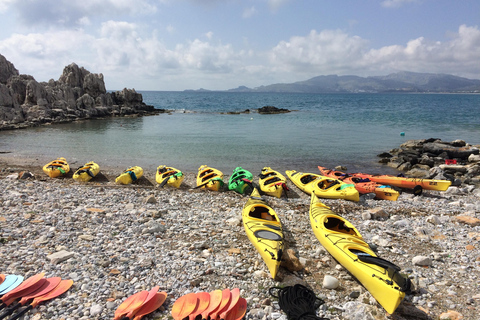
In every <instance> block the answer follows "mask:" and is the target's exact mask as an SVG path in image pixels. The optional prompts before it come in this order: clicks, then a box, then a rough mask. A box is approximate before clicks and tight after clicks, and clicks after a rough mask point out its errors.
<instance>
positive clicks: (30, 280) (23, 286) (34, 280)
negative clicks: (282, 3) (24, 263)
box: [2, 272, 45, 301]
mask: <svg viewBox="0 0 480 320" xmlns="http://www.w3.org/2000/svg"><path fill="white" fill-rule="evenodd" d="M44 275H45V273H44V272H42V273H38V274H36V275H34V276H31V277H30V278H28V279H27V280H25V281H23V282H22V283H21V284H20V285H19V286H18V287H16V288H15V289H13V290H12V291H10V292H8V293H7V294H5V295H4V296H3V297H2V301H6V300H9V299H10V298H11V297H12V296H14V295H15V294H16V293H17V292H20V291H22V290H24V289H26V288H28V287H30V286H32V285H34V284H35V283H37V282H38V281H40V280H41V279H42V278H43V276H44Z"/></svg>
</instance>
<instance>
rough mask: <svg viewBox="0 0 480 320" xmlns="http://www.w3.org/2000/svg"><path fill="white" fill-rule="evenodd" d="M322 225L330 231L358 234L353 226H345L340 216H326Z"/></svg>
mask: <svg viewBox="0 0 480 320" xmlns="http://www.w3.org/2000/svg"><path fill="white" fill-rule="evenodd" d="M323 225H324V226H325V228H326V229H328V230H331V231H335V232H340V233H344V234H349V235H353V236H358V234H357V232H356V230H355V229H354V228H350V227H347V225H346V224H345V221H344V220H342V219H340V218H336V217H328V218H326V219H325V221H324V223H323Z"/></svg>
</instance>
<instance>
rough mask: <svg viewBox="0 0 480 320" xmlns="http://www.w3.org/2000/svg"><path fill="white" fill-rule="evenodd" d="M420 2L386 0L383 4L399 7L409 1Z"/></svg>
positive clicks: (416, 0)
mask: <svg viewBox="0 0 480 320" xmlns="http://www.w3.org/2000/svg"><path fill="white" fill-rule="evenodd" d="M412 2H419V0H384V1H382V3H381V5H382V7H385V8H399V7H401V6H403V5H404V4H407V3H412Z"/></svg>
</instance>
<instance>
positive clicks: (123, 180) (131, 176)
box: [115, 166, 143, 184]
mask: <svg viewBox="0 0 480 320" xmlns="http://www.w3.org/2000/svg"><path fill="white" fill-rule="evenodd" d="M142 176H143V169H142V168H141V167H138V166H135V167H131V168H128V169H126V170H125V171H123V172H122V174H121V175H119V176H118V177H117V178H116V179H115V183H120V184H130V183H132V182H135V181H136V180H137V179H139V178H141V177H142Z"/></svg>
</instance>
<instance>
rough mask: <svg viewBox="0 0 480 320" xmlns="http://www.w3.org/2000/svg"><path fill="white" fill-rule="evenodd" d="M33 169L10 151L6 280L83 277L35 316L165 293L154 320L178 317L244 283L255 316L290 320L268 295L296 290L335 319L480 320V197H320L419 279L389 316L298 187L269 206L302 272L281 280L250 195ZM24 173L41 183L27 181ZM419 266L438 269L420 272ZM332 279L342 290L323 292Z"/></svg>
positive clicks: (108, 308)
mask: <svg viewBox="0 0 480 320" xmlns="http://www.w3.org/2000/svg"><path fill="white" fill-rule="evenodd" d="M35 161H38V160H32V159H19V161H17V162H13V163H12V162H10V161H7V160H5V158H3V157H1V155H0V188H1V189H2V190H3V192H2V194H0V208H1V209H2V211H1V213H0V227H1V229H0V230H1V232H2V234H0V237H1V238H3V239H6V240H7V241H6V242H5V243H4V244H2V250H1V251H0V258H1V259H3V260H4V261H6V263H5V265H4V266H3V267H1V268H0V272H1V273H8V274H21V275H25V276H28V275H33V274H35V273H38V272H41V271H44V272H46V273H47V276H61V277H62V278H66V279H73V280H74V281H75V283H74V286H73V287H72V289H71V290H69V292H67V293H66V294H65V295H62V296H61V297H59V298H57V299H54V300H52V301H50V302H48V303H45V304H43V305H40V306H39V307H38V308H36V310H34V312H40V313H41V314H42V317H44V318H49V319H66V320H73V319H82V320H86V319H109V318H111V317H112V315H113V312H114V310H115V309H116V307H117V306H118V305H119V304H120V303H121V301H123V300H124V299H125V298H126V297H127V296H129V295H131V294H133V293H135V292H138V291H140V290H148V289H150V288H151V287H153V286H154V285H159V286H160V290H161V291H165V292H167V294H168V299H167V301H166V302H165V304H164V306H163V307H164V310H163V311H162V310H160V311H157V312H155V313H154V314H153V315H151V316H147V317H146V318H145V319H161V320H168V319H169V318H170V317H171V316H170V311H171V308H172V305H173V303H174V301H175V300H176V299H177V298H178V297H180V296H181V295H183V294H186V293H188V292H199V291H207V292H210V291H212V290H215V289H223V288H230V289H233V288H235V287H238V288H240V290H241V296H242V297H244V298H246V299H247V301H248V309H247V315H246V319H247V320H257V319H258V320H260V319H280V320H286V317H285V315H284V313H283V312H282V311H281V310H280V309H279V307H278V304H276V302H275V299H273V298H272V297H270V295H269V294H268V288H270V287H273V286H288V285H293V284H295V283H300V284H303V285H306V286H307V287H309V288H311V289H312V290H313V291H314V292H315V294H316V295H317V296H318V297H320V298H322V299H323V300H325V304H324V305H322V306H321V307H320V309H319V310H318V315H319V316H325V317H327V318H329V319H353V318H354V317H356V318H357V319H364V318H368V317H375V319H379V320H386V319H394V320H404V319H410V320H411V319H438V317H439V316H440V315H442V314H445V313H447V312H449V310H454V311H455V312H458V313H460V314H462V315H463V317H464V318H465V319H474V318H475V317H476V315H477V314H478V313H479V311H480V284H479V283H478V274H480V223H479V224H477V225H475V224H472V225H469V224H467V223H465V222H462V221H461V220H459V219H460V218H459V217H462V216H470V217H472V218H475V219H479V218H480V192H479V191H480V190H478V189H472V188H468V187H466V186H462V187H451V188H449V190H448V191H446V192H438V191H429V190H425V191H424V193H423V194H422V195H421V196H419V197H414V196H413V194H412V193H410V192H408V191H405V192H402V194H401V195H400V197H399V200H398V201H385V200H371V199H367V200H365V201H363V202H350V201H345V200H331V199H322V202H324V203H325V204H326V205H328V206H330V207H331V209H332V211H333V212H334V213H336V214H339V215H341V216H343V217H345V218H346V219H348V220H349V221H350V222H352V224H353V225H354V226H355V227H356V228H357V229H358V230H359V232H360V233H361V234H362V235H363V237H364V239H365V240H366V241H367V242H368V243H369V244H371V245H372V246H374V247H375V248H376V252H377V254H378V255H379V256H380V257H381V258H384V259H387V260H389V261H391V262H393V263H395V264H396V265H398V266H399V267H401V269H402V270H401V272H402V273H406V274H408V275H409V277H410V278H411V280H412V282H414V285H415V290H414V292H413V293H411V294H407V296H406V297H405V299H404V301H403V302H402V303H401V304H400V306H399V307H398V309H397V311H396V312H395V313H394V314H393V315H388V314H386V312H385V311H384V309H383V308H382V307H381V306H380V305H378V303H376V302H375V300H374V299H373V298H372V297H371V295H370V294H369V292H368V291H366V290H365V289H364V288H363V287H362V286H361V285H360V284H359V283H358V282H357V281H356V280H355V278H353V277H352V276H351V275H350V274H349V273H348V272H347V271H346V270H345V269H344V268H343V267H342V266H341V265H339V264H338V263H337V262H336V261H335V260H334V259H333V258H332V256H331V255H330V254H329V253H328V252H326V251H325V249H324V248H323V247H322V246H321V244H320V242H319V241H318V240H317V239H316V238H315V236H314V234H313V232H312V230H311V226H310V222H309V219H308V210H309V196H308V195H306V194H304V193H303V192H301V191H300V190H299V189H298V188H296V187H295V186H294V185H293V184H292V183H291V182H290V181H289V182H288V185H289V188H290V191H289V192H288V194H289V198H288V200H287V199H284V198H282V199H277V198H272V197H266V201H267V203H268V204H269V205H270V206H271V207H272V208H273V209H274V210H275V211H276V212H277V214H278V215H279V217H280V219H281V221H282V225H283V227H284V237H285V242H286V246H287V248H288V249H291V250H292V252H293V254H294V256H296V257H297V258H298V261H297V262H298V264H299V266H300V268H299V269H298V270H297V271H292V270H290V269H288V267H287V266H282V267H281V268H280V270H279V275H278V277H277V279H275V280H273V279H271V278H270V277H269V274H268V270H267V268H266V265H265V264H264V262H263V261H262V260H261V258H260V257H259V255H258V253H257V252H256V251H255V249H254V248H253V245H252V244H251V243H250V242H249V240H248V238H247V237H246V235H245V231H244V230H243V226H242V224H241V211H242V208H243V206H244V204H245V202H246V199H247V197H246V196H244V195H240V194H237V193H235V192H232V191H223V192H213V191H209V190H202V189H197V190H192V189H191V188H192V187H193V186H194V185H195V175H194V174H193V173H191V172H189V173H186V178H185V180H184V183H183V184H182V186H181V187H180V189H173V188H169V187H165V188H162V189H160V188H158V187H157V186H158V184H157V183H156V182H155V176H154V175H151V174H147V177H145V176H144V177H145V178H144V177H142V178H140V179H139V180H138V183H135V184H132V185H116V184H115V183H114V180H115V174H116V173H117V172H116V171H115V170H116V168H102V169H101V174H102V175H103V177H102V176H100V177H98V178H101V179H100V180H98V181H97V180H91V181H90V182H87V183H78V182H76V181H74V180H73V179H71V177H67V178H60V179H51V178H49V177H48V176H46V175H45V174H44V173H43V172H42V165H39V166H37V165H32V164H34V163H35ZM7 168H9V169H7ZM19 170H28V171H31V172H32V173H34V175H35V178H34V179H26V180H17V179H15V175H16V174H18V171H19ZM102 172H103V173H102ZM70 173H72V171H71V172H70ZM8 176H11V178H9V177H8ZM96 178H97V177H96ZM112 179H113V180H112ZM255 181H256V180H255ZM59 250H66V251H68V252H71V253H72V254H73V256H72V257H71V258H69V259H68V260H65V261H63V262H60V263H58V264H53V263H52V262H51V261H50V260H49V259H48V255H50V254H51V253H53V252H57V251H59ZM418 257H424V258H425V260H426V262H423V264H417V263H416V262H415V261H416V259H417V258H418ZM297 266H298V265H297ZM326 275H329V276H333V277H335V278H336V279H338V280H339V283H340V286H339V287H338V288H337V289H326V288H324V287H323V285H322V283H323V280H324V277H325V276H326ZM372 299H373V300H372Z"/></svg>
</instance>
